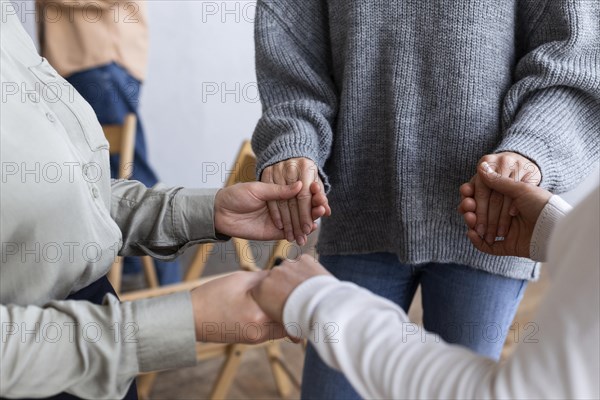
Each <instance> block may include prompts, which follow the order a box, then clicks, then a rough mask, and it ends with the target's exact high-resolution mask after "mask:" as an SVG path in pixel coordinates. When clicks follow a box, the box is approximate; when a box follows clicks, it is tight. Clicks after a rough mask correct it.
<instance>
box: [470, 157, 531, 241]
mask: <svg viewBox="0 0 600 400" xmlns="http://www.w3.org/2000/svg"><path fill="white" fill-rule="evenodd" d="M482 162H487V163H488V165H490V167H491V168H493V169H494V170H495V171H497V172H498V173H499V174H500V175H501V176H502V177H506V178H512V179H513V180H514V181H516V182H526V183H530V184H533V185H536V186H537V185H539V183H540V180H541V174H540V170H539V168H538V166H537V165H536V164H535V163H534V162H532V161H530V160H528V159H527V158H525V157H523V156H521V155H520V154H516V153H510V152H505V153H499V154H490V155H487V156H484V157H482V158H481V160H480V161H479V163H480V164H481V163H482ZM471 182H472V183H473V184H474V185H475V201H476V203H477V211H476V214H477V224H476V227H475V231H476V232H477V233H478V234H479V236H480V237H481V238H483V239H484V240H485V241H486V243H487V244H488V245H492V244H493V243H494V241H495V240H496V237H497V236H500V237H504V236H505V235H506V233H507V232H508V231H509V230H510V224H511V221H512V220H511V210H512V213H513V214H514V213H515V210H514V208H511V199H510V197H507V196H503V195H502V194H501V193H499V192H498V191H495V190H491V189H490V188H489V187H487V186H486V185H482V184H478V183H479V181H477V180H471Z"/></svg>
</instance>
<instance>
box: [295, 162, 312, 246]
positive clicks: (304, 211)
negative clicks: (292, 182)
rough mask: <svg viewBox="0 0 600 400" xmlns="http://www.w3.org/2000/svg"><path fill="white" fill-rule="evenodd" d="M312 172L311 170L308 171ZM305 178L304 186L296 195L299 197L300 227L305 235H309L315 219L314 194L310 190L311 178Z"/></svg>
mask: <svg viewBox="0 0 600 400" xmlns="http://www.w3.org/2000/svg"><path fill="white" fill-rule="evenodd" d="M308 173H309V174H310V171H308ZM304 178H305V179H304V180H303V188H302V190H301V191H300V193H298V196H297V197H296V198H297V199H298V217H299V226H298V227H299V228H300V231H301V232H302V234H303V235H308V234H309V233H310V231H311V227H312V223H313V219H312V215H311V212H312V208H313V204H312V198H313V195H312V193H311V191H310V186H311V181H310V179H306V177H304Z"/></svg>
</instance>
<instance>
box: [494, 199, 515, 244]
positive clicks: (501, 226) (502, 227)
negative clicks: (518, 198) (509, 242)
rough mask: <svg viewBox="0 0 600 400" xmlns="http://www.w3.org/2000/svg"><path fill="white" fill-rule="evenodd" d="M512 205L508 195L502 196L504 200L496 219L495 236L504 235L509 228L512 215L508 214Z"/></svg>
mask: <svg viewBox="0 0 600 400" xmlns="http://www.w3.org/2000/svg"><path fill="white" fill-rule="evenodd" d="M511 206H512V199H511V198H510V197H508V196H504V202H503V203H502V210H501V211H500V218H499V219H498V231H497V232H496V236H500V237H505V236H506V234H508V232H509V230H510V223H511V221H512V216H511V215H510V208H511Z"/></svg>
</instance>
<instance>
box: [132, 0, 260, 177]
mask: <svg viewBox="0 0 600 400" xmlns="http://www.w3.org/2000/svg"><path fill="white" fill-rule="evenodd" d="M254 4H255V2H254V1H243V0H242V1H226V2H225V1H197V0H196V1H185V0H184V1H162V0H161V1H156V0H150V1H149V2H148V9H149V14H150V15H149V18H150V62H149V71H148V79H147V80H146V85H145V87H144V92H143V94H142V102H141V106H142V111H141V112H142V117H143V121H144V123H145V126H146V130H147V135H148V142H149V143H148V145H149V150H150V159H151V162H152V163H153V165H155V167H156V169H157V171H158V173H159V174H160V177H161V178H162V180H164V181H165V182H166V183H168V184H177V185H186V186H197V187H206V186H221V185H222V182H223V181H224V179H223V177H222V175H223V174H226V173H227V170H230V169H231V166H232V164H233V160H234V159H235V156H236V154H237V151H238V150H239V146H240V144H241V143H242V141H243V140H244V139H249V138H250V137H251V135H252V130H253V129H254V126H255V124H256V122H257V120H258V118H259V116H260V103H259V99H258V90H257V87H256V76H255V72H254V71H255V70H254V45H253V23H254V12H255V5H254ZM223 163H226V164H227V165H226V166H224V165H223ZM217 166H218V171H215V169H216V168H217ZM212 171H215V174H213V173H211V172H212Z"/></svg>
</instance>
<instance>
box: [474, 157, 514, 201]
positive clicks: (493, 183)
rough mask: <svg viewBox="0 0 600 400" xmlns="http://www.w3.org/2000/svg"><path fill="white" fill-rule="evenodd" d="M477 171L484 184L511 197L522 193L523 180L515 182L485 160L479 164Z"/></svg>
mask: <svg viewBox="0 0 600 400" xmlns="http://www.w3.org/2000/svg"><path fill="white" fill-rule="evenodd" d="M477 172H478V176H479V178H480V179H481V181H482V182H483V183H484V184H485V185H486V186H488V187H489V188H491V189H493V190H495V191H497V192H499V193H501V194H503V195H506V196H509V197H512V198H513V199H514V198H516V197H518V196H519V195H521V194H522V193H523V189H524V186H523V185H526V184H525V183H523V182H515V181H514V179H512V178H508V177H503V176H502V175H500V174H498V173H497V172H496V171H495V170H494V169H493V168H492V167H491V166H490V165H489V164H488V163H486V162H483V163H481V164H480V165H479V168H478V171H477Z"/></svg>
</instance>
